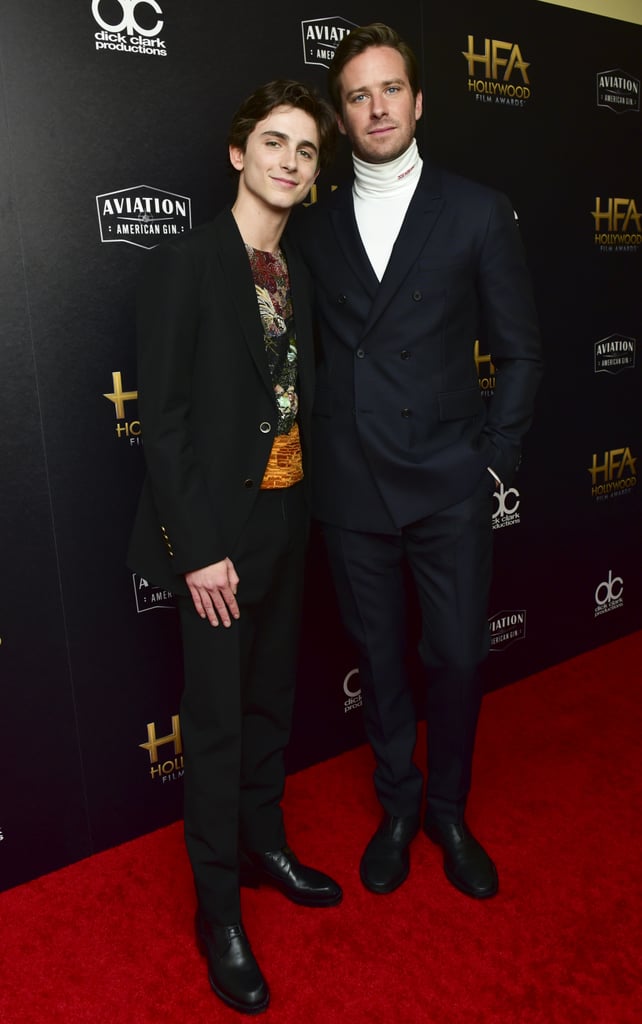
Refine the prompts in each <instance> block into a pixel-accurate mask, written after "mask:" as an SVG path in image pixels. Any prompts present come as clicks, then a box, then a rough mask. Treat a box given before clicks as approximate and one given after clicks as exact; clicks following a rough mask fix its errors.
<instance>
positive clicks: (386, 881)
mask: <svg viewBox="0 0 642 1024" xmlns="http://www.w3.org/2000/svg"><path fill="white" fill-rule="evenodd" d="M418 831H419V816H418V815H416V814H411V815H408V816H406V817H399V818H398V817H395V816H394V815H392V814H385V815H384V817H383V820H382V822H381V824H380V825H379V828H378V829H377V831H376V832H375V834H374V835H373V837H372V839H371V840H370V842H369V843H368V845H367V846H366V848H365V851H364V854H363V857H362V858H361V866H360V868H359V874H360V876H361V881H362V882H363V884H364V885H365V887H366V889H369V890H370V892H378V893H388V892H393V891H394V890H395V889H397V888H398V887H399V886H400V885H401V883H402V882H405V881H406V879H407V877H408V872H409V871H410V852H409V849H408V848H409V846H410V844H411V842H412V840H413V839H414V838H415V836H416V835H417V832H418Z"/></svg>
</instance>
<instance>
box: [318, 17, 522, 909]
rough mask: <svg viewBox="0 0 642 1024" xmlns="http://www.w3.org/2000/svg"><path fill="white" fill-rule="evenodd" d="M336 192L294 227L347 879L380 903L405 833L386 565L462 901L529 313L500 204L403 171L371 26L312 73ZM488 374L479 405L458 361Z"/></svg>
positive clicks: (395, 81)
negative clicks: (340, 719) (331, 647)
mask: <svg viewBox="0 0 642 1024" xmlns="http://www.w3.org/2000/svg"><path fill="white" fill-rule="evenodd" d="M329 90H330V96H331V99H332V101H333V104H334V107H335V110H336V113H337V117H338V124H339V130H340V132H341V133H342V134H344V135H345V136H347V138H348V140H349V141H350V143H351V146H352V153H353V163H354V183H353V187H352V190H349V189H339V190H338V191H336V192H335V193H334V194H333V196H332V198H331V199H330V200H329V202H328V203H325V204H324V203H320V204H319V205H318V206H315V207H314V208H313V209H312V210H311V211H310V212H309V213H308V214H306V215H305V216H304V217H302V218H301V226H302V230H301V238H302V241H301V244H302V246H303V249H304V256H305V258H306V261H307V262H308V265H309V267H310V269H311V271H312V275H313V278H314V280H315V284H316V288H317V316H318V328H319V356H318V365H317V387H316V397H315V405H314V410H313V461H314V480H313V514H315V515H316V517H317V518H318V519H319V520H321V522H322V523H323V526H324V535H325V539H326V543H327V547H328V551H329V555H330V564H331V568H332V573H333V576H334V580H335V585H336V590H337V595H338V600H339V604H340V608H341V614H342V618H343V620H344V622H345V625H346V627H347V629H348V631H349V633H350V634H351V636H352V637H353V639H354V641H355V643H356V645H357V649H358V653H359V670H360V677H361V686H362V691H363V695H364V714H365V725H366V730H367V734H368V738H369V740H370V742H371V744H372V747H373V749H374V753H375V757H376V770H375V776H374V778H375V788H376V792H377V796H378V798H379V801H380V803H381V805H382V807H383V811H384V815H383V819H382V821H381V824H380V825H379V827H378V828H377V830H376V832H375V834H374V835H373V837H372V839H371V840H370V842H369V844H368V846H367V848H366V850H365V853H364V855H363V858H362V860H361V872H360V873H361V879H362V881H363V884H364V885H365V886H366V887H367V888H368V889H370V890H371V891H373V892H376V893H389V892H392V890H394V889H395V888H397V886H399V885H401V883H402V882H403V881H404V880H405V878H406V877H407V875H408V871H409V846H410V843H411V841H412V840H413V838H414V837H415V835H416V834H417V832H418V831H419V827H420V824H421V823H422V790H423V781H424V780H423V772H421V771H420V770H419V769H418V768H417V767H416V766H415V764H414V763H413V751H414V747H415V738H416V718H417V714H416V708H415V704H414V701H413V694H412V692H411V687H410V684H409V680H408V678H407V677H406V674H405V672H404V669H403V660H404V635H405V625H406V623H405V615H404V572H405V570H406V568H409V570H410V573H411V575H412V579H413V582H414V586H415V588H416V592H417V597H418V601H419V606H420V609H421V620H422V634H421V642H420V654H421V659H422V662H423V665H424V666H425V669H426V682H427V686H426V693H425V705H424V707H423V708H422V709H421V711H422V712H424V711H425V714H426V718H427V728H428V766H427V767H428V774H427V789H426V805H425V810H424V812H423V828H424V831H425V832H426V834H427V835H428V837H429V838H430V839H431V840H432V841H433V842H434V843H436V844H438V846H439V847H441V849H442V851H443V857H444V868H445V872H446V875H447V877H448V879H449V880H450V881H451V882H452V884H453V885H455V886H456V887H457V888H458V889H460V890H461V891H463V892H464V893H466V894H467V895H469V896H473V897H476V898H483V897H489V896H492V895H494V894H495V892H496V891H497V888H498V880H497V872H496V869H495V865H494V864H493V862H492V860H491V858H490V857H489V856H488V854H487V853H486V851H485V850H484V849H483V848H482V846H481V844H480V843H479V842H478V841H477V840H476V839H475V837H474V836H473V835H472V834H471V832H470V830H469V828H468V826H467V824H466V821H465V818H464V810H465V805H466V798H467V795H468V791H469V788H470V781H471V762H472V755H473V746H474V739H475V730H476V725H477V718H478V712H479V707H480V703H481V697H482V688H481V684H480V677H479V665H480V663H481V662H482V660H483V659H484V657H485V656H486V654H487V651H488V646H489V641H488V624H487V600H488V591H489V584H490V576H491V537H492V530H491V512H492V504H491V503H492V492H493V489H494V488H495V486H499V485H500V484H501V483H502V482H503V483H505V484H508V483H509V482H510V480H511V478H512V476H513V474H514V473H515V471H516V469H517V466H518V463H519V460H520V443H521V439H522V436H523V434H524V433H525V431H526V430H527V428H528V426H529V424H530V422H531V416H532V410H533V402H534V397H535V392H536V389H537V385H538V382H539V378H540V375H541V360H540V345H539V337H538V328H537V319H536V314H535V310H534V306H533V300H532V295H531V289H530V283H529V277H528V272H527V269H526V265H525V261H524V255H523V251H522V246H521V241H520V238H519V234H518V229H517V225H516V223H515V217H514V213H513V210H512V208H511V204H510V203H509V202H508V200H507V199H506V197H505V196H503V195H501V194H500V193H498V192H495V191H493V190H491V189H489V188H486V187H484V186H481V185H478V184H476V183H474V182H471V181H467V180H465V179H463V178H460V177H457V176H455V175H452V174H449V173H446V172H445V171H443V170H441V169H439V168H437V167H436V166H434V165H432V164H430V163H428V162H427V161H422V159H421V157H420V155H419V152H418V150H417V145H416V142H415V137H414V136H415V126H416V121H417V119H418V118H419V117H420V116H421V112H422V94H421V91H420V89H419V83H418V73H417V64H416V59H415V56H414V54H413V52H412V50H411V49H410V48H409V47H408V45H407V44H406V43H404V42H403V41H402V40H401V39H400V38H399V36H398V35H397V33H396V32H394V31H393V30H392V29H391V28H389V27H387V26H386V25H382V24H374V25H368V26H365V27H361V28H358V29H355V30H353V31H352V32H351V33H350V35H348V36H347V37H346V38H345V39H344V40H343V41H342V43H341V44H340V46H339V47H338V49H337V51H336V54H335V57H334V60H333V63H332V65H331V67H330V76H329ZM482 331H483V336H484V338H485V340H486V341H487V343H488V345H489V348H490V351H491V352H492V357H493V363H494V364H495V366H496V368H497V386H496V393H495V394H494V396H493V398H492V401H491V402H490V403H489V404H488V405H485V404H484V402H483V400H482V397H481V394H480V390H479V386H478V379H477V371H476V366H475V361H474V357H473V352H474V343H475V339H476V338H478V337H479V336H480V332H482Z"/></svg>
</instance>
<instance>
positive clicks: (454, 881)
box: [424, 829, 499, 900]
mask: <svg viewBox="0 0 642 1024" xmlns="http://www.w3.org/2000/svg"><path fill="white" fill-rule="evenodd" d="M424 834H425V835H426V837H427V838H428V839H430V842H431V843H433V845H434V846H437V847H439V849H440V850H442V851H443V848H442V845H441V843H440V842H439V841H438V840H437V839H433V837H432V836H431V835H430V834H429V833H428V832H427V831H426V829H424ZM443 863H444V874H445V876H446V878H447V879H448V881H449V882H450V884H451V885H452V886H454V888H455V889H458V890H459V892H463V894H464V896H470V897H471V899H474V900H489V899H491V897H493V896H496V895H497V893H498V892H499V879H496V880H495V887H494V888H493V889H487V890H485V891H483V892H479V891H475V890H474V889H471V888H469V887H468V886H466V885H464V884H463V883H462V882H460V881H459V879H458V878H456V876H455V875H454V874H453V873H452V871H451V870H450V869H449V867H448V863H447V861H446V856H445V855H444V861H443Z"/></svg>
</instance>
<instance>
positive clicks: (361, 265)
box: [331, 187, 379, 299]
mask: <svg viewBox="0 0 642 1024" xmlns="http://www.w3.org/2000/svg"><path fill="white" fill-rule="evenodd" d="M331 220H332V226H333V227H334V230H335V233H336V236H337V240H338V242H339V246H340V248H341V251H342V252H343V255H344V256H345V258H346V260H347V261H348V263H349V264H350V266H351V268H352V270H353V271H354V273H355V274H356V276H357V277H358V278H359V280H360V282H361V284H362V285H363V286H364V288H365V289H366V291H367V292H368V294H369V296H370V297H371V298H372V299H374V297H375V295H376V293H377V289H378V287H379V281H378V280H377V275H376V274H375V272H374V270H373V269H372V264H371V263H370V260H369V259H368V256H367V254H366V250H365V249H364V247H363V242H362V241H361V235H360V234H359V229H358V227H357V221H356V218H355V215H354V202H353V200H352V188H348V187H346V188H344V189H340V190H339V191H338V192H337V200H336V205H335V206H334V208H333V209H332V211H331Z"/></svg>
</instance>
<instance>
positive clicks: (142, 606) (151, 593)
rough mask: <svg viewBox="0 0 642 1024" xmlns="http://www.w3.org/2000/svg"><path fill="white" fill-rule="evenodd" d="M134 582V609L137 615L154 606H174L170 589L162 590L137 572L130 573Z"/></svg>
mask: <svg viewBox="0 0 642 1024" xmlns="http://www.w3.org/2000/svg"><path fill="white" fill-rule="evenodd" d="M132 582H133V584H134V595H135V597H136V611H137V612H138V614H139V615H141V614H142V612H149V611H152V610H153V609H154V608H174V607H175V604H174V595H173V594H172V592H171V591H170V590H163V588H162V587H155V586H154V585H153V584H152V583H150V582H149V580H146V579H145V578H144V577H143V576H139V575H138V573H137V572H133V573H132Z"/></svg>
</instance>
